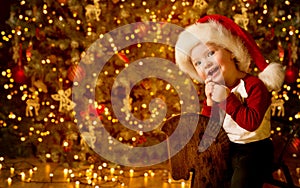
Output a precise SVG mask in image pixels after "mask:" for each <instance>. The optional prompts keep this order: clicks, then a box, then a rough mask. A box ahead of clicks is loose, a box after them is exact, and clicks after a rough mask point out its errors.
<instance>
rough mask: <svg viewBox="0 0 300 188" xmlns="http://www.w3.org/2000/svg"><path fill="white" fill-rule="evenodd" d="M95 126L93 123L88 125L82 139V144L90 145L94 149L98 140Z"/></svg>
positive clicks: (82, 133)
mask: <svg viewBox="0 0 300 188" xmlns="http://www.w3.org/2000/svg"><path fill="white" fill-rule="evenodd" d="M94 129H95V127H94V126H93V125H89V126H88V131H84V132H81V137H82V139H81V141H80V144H81V145H82V146H89V147H91V148H92V149H95V143H96V140H97V137H96V135H95V131H94Z"/></svg>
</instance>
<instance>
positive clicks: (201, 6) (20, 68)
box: [0, 0, 300, 164]
mask: <svg viewBox="0 0 300 188" xmlns="http://www.w3.org/2000/svg"><path fill="white" fill-rule="evenodd" d="M10 5H11V6H10V9H9V12H7V11H6V12H7V13H8V16H6V17H3V18H5V20H3V21H5V24H4V25H3V26H1V27H2V28H1V37H2V39H1V41H0V45H1V50H3V52H5V53H2V55H1V59H2V63H1V73H2V76H1V79H0V81H1V87H2V89H1V91H2V92H1V102H0V106H1V108H0V135H1V138H0V142H1V143H5V144H1V146H0V147H1V148H0V151H1V153H0V155H5V156H7V155H8V156H10V157H17V156H31V155H34V156H37V157H38V158H39V159H40V160H42V161H54V162H62V163H69V164H71V163H72V162H74V161H88V162H89V163H94V162H95V161H99V160H102V159H99V156H98V155H96V153H95V152H94V151H93V148H94V147H96V146H99V145H100V146H101V147H102V149H103V150H106V149H109V148H110V147H113V141H112V140H113V139H117V140H119V141H120V142H122V143H124V144H127V145H130V146H151V145H155V144H157V143H160V142H161V141H163V140H164V139H165V137H164V134H162V133H161V132H160V130H159V128H157V129H154V130H152V131H145V132H143V131H138V128H137V129H134V130H131V129H129V128H127V127H125V126H123V125H122V122H120V119H119V118H118V117H117V115H116V114H115V113H114V109H113V106H112V104H111V100H112V99H111V93H113V96H117V97H119V98H121V99H124V101H122V102H121V105H123V106H122V109H120V110H121V111H122V114H123V115H124V114H125V115H124V117H123V118H122V119H125V120H126V122H127V123H129V124H130V125H132V126H136V127H139V123H138V121H135V119H140V120H147V119H150V120H151V118H153V114H156V115H157V116H159V115H160V114H159V113H160V112H162V111H163V110H165V116H164V118H163V120H166V119H168V118H170V117H172V116H173V115H176V114H178V113H180V112H181V101H180V97H179V92H177V88H176V85H172V84H170V83H168V82H166V81H165V80H164V79H161V78H153V77H149V78H145V79H141V80H140V81H138V82H137V83H134V86H129V85H128V86H127V87H122V86H118V84H116V86H114V84H115V83H114V82H115V80H116V79H117V76H118V75H119V74H121V72H122V71H123V70H125V69H126V68H127V67H128V66H129V65H130V64H131V63H132V62H135V61H137V60H139V59H142V58H146V57H159V58H162V59H166V60H169V61H172V62H174V47H172V46H170V45H167V44H161V43H159V42H157V40H159V39H160V37H161V38H162V37H165V35H168V34H169V33H172V31H166V29H167V28H166V25H164V23H165V24H166V23H167V24H174V25H177V26H179V27H185V26H187V25H189V24H191V23H194V22H195V21H196V20H197V19H198V18H199V17H201V16H203V15H205V14H214V13H218V14H223V15H226V16H228V17H230V18H232V19H233V20H234V21H235V22H236V23H238V24H239V25H241V26H242V27H243V28H244V29H246V30H248V31H249V32H250V33H251V34H253V37H254V38H255V40H256V41H257V43H258V44H259V46H260V47H261V49H262V52H263V54H264V55H265V57H266V59H267V60H268V61H276V62H280V63H282V64H284V65H285V66H286V78H285V84H284V86H283V87H282V89H281V90H280V91H276V92H273V103H272V105H273V111H272V112H273V118H274V120H279V121H281V120H282V121H284V122H288V124H286V125H284V126H285V127H283V128H284V129H285V130H288V131H289V130H290V129H291V126H290V125H295V124H299V117H300V109H299V106H300V105H299V100H300V92H299V82H300V78H299V67H300V63H299V59H298V52H299V49H298V48H297V47H298V46H299V38H300V33H299V29H298V28H299V25H300V14H299V12H300V6H299V5H298V2H297V1H296V0H290V1H286V0H276V1H255V0H233V1H229V0H228V1H213V0H194V1H191V0H185V1H179V0H170V1H137V0H133V1H125V0H111V1H104V0H94V1H92V0H43V1H40V0H30V1H29V0H18V1H12V2H10ZM147 22H151V23H152V24H146V23H147ZM132 23H134V25H133V26H132V27H130V29H131V30H129V31H128V30H123V31H122V32H121V33H119V34H118V35H114V36H111V38H109V39H108V40H107V41H108V43H107V44H101V46H100V48H101V50H99V52H97V53H95V54H92V56H90V55H91V54H90V53H88V51H89V50H93V49H91V47H94V48H95V47H96V46H93V44H95V42H96V43H97V41H99V40H100V41H101V39H103V38H105V37H107V36H108V34H107V33H109V32H111V31H114V30H116V29H118V28H120V27H122V26H126V25H128V24H132ZM153 23H158V24H153ZM158 30H159V31H164V32H167V34H164V33H159V32H157V31H158ZM153 31H155V32H156V33H155V37H154V38H155V39H157V40H152V41H148V42H144V43H139V42H132V41H134V40H135V38H140V39H144V38H146V39H147V37H149V35H150V34H151V33H153ZM174 32H175V31H174ZM110 39H111V40H110ZM122 40H123V41H129V44H131V45H128V46H126V47H125V48H122V49H119V48H118V44H115V43H114V41H122ZM170 40H172V38H171V39H170ZM106 48H107V49H106ZM108 48H109V49H108ZM111 52H112V53H111ZM103 54H109V56H110V58H108V61H107V63H105V66H103V68H102V70H101V71H100V72H93V74H92V75H89V74H90V73H91V70H87V67H88V65H90V64H93V63H94V62H95V61H97V58H98V59H101V57H102V55H103ZM165 71H166V72H167V71H168V70H165ZM257 73H258V70H257V68H256V67H253V74H257ZM90 76H92V77H93V78H95V82H94V83H89V81H90V80H87V77H90ZM124 76H125V78H126V77H130V74H129V73H127V75H126V73H125V75H124ZM78 85H81V86H83V87H80V89H77V90H76V94H75V95H72V88H74V87H76V86H78ZM119 85H122V84H119ZM194 85H195V87H196V88H197V90H198V93H197V102H199V104H201V101H202V100H203V99H204V94H203V88H202V85H201V84H199V83H197V82H196V81H194ZM186 92H189V91H186ZM72 97H74V98H75V99H78V98H83V99H84V100H83V101H85V102H82V103H76V102H74V101H73V100H72ZM155 98H159V99H160V100H155V101H154V103H155V108H150V106H151V105H150V104H151V102H153V99H155ZM162 101H163V102H164V105H161V102H162ZM77 107H80V109H79V110H78V109H77V110H76V108H77ZM161 110H162V111H161ZM126 114H130V115H129V116H126ZM78 117H80V118H81V119H83V120H84V121H80V123H78ZM154 119H155V117H154ZM98 120H101V125H99V124H97V123H95V122H99V121H98ZM104 129H105V131H107V132H109V133H110V136H108V137H105V136H106V135H103V131H104ZM103 137H105V138H103ZM83 138H84V139H83ZM98 138H101V139H100V140H97V139H98ZM103 140H106V142H105V143H103ZM157 155H159V152H155V151H153V153H151V155H150V156H144V157H145V160H152V159H155V158H156V157H157ZM96 156H97V157H96ZM125 157H126V158H127V159H126V160H130V159H131V158H134V157H135V156H125Z"/></svg>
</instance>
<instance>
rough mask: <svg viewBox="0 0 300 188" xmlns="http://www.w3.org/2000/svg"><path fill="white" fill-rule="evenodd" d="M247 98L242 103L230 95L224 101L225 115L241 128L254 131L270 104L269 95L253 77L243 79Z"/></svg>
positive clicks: (259, 81) (264, 87)
mask: <svg viewBox="0 0 300 188" xmlns="http://www.w3.org/2000/svg"><path fill="white" fill-rule="evenodd" d="M244 82H245V88H246V92H247V94H248V97H247V98H245V99H244V102H242V101H240V100H239V99H238V97H237V96H236V95H235V94H234V93H231V94H230V95H229V96H228V97H227V101H226V113H227V114H229V115H230V116H231V118H232V119H233V120H234V121H235V122H236V123H237V124H238V125H239V126H240V127H242V128H244V129H246V130H248V131H255V130H256V129H257V128H258V127H259V126H260V124H261V122H262V120H263V118H264V116H265V113H266V111H267V109H268V108H269V106H270V104H271V93H270V92H269V91H268V90H267V88H266V86H265V85H264V83H263V82H262V81H261V80H259V79H258V78H257V77H254V76H247V77H246V78H244Z"/></svg>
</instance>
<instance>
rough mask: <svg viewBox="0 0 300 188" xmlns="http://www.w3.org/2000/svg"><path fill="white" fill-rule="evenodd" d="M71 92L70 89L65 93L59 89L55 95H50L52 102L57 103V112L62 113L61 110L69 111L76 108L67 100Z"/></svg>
mask: <svg viewBox="0 0 300 188" xmlns="http://www.w3.org/2000/svg"><path fill="white" fill-rule="evenodd" d="M71 92H72V90H71V88H69V89H67V90H65V91H64V90H62V89H60V90H58V91H57V94H53V95H51V97H52V98H53V99H54V100H56V101H59V109H58V111H59V112H62V111H63V110H67V111H70V110H72V109H73V108H74V107H75V106H76V104H75V103H74V102H73V101H72V100H70V99H69V97H70V96H71Z"/></svg>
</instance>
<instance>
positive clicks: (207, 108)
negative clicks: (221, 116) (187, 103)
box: [201, 100, 211, 117]
mask: <svg viewBox="0 0 300 188" xmlns="http://www.w3.org/2000/svg"><path fill="white" fill-rule="evenodd" d="M201 114H202V115H204V116H206V117H210V114H211V106H207V103H206V100H204V101H203V104H202V109H201Z"/></svg>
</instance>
